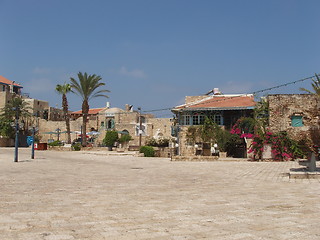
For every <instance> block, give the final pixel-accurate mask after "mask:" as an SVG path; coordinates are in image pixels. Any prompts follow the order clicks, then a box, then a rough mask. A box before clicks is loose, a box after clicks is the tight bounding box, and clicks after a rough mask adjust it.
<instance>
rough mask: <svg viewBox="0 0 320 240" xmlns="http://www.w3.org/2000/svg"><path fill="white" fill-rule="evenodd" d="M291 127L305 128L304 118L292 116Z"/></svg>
mask: <svg viewBox="0 0 320 240" xmlns="http://www.w3.org/2000/svg"><path fill="white" fill-rule="evenodd" d="M291 126H292V127H303V118H302V116H291Z"/></svg>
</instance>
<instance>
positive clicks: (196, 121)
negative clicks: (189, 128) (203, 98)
mask: <svg viewBox="0 0 320 240" xmlns="http://www.w3.org/2000/svg"><path fill="white" fill-rule="evenodd" d="M192 124H193V125H199V116H198V115H194V116H192Z"/></svg>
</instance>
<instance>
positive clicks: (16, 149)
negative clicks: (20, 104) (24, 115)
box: [13, 108, 19, 162]
mask: <svg viewBox="0 0 320 240" xmlns="http://www.w3.org/2000/svg"><path fill="white" fill-rule="evenodd" d="M15 110H16V139H15V144H14V160H13V161H14V162H18V147H19V109H18V108H16V109H15Z"/></svg>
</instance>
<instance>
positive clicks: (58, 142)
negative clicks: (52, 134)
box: [48, 141, 63, 147]
mask: <svg viewBox="0 0 320 240" xmlns="http://www.w3.org/2000/svg"><path fill="white" fill-rule="evenodd" d="M48 145H49V146H51V147H58V146H63V143H62V142H60V141H53V142H51V143H48Z"/></svg>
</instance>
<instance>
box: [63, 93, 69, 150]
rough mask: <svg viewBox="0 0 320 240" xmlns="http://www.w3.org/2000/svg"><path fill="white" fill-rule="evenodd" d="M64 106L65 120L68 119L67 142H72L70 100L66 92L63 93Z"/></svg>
mask: <svg viewBox="0 0 320 240" xmlns="http://www.w3.org/2000/svg"><path fill="white" fill-rule="evenodd" d="M62 106H63V113H64V120H65V121H66V129H67V143H68V144H70V143H71V134H70V116H69V113H68V100H67V96H66V95H65V94H63V95H62Z"/></svg>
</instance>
